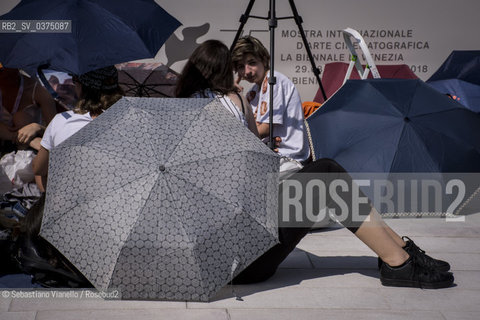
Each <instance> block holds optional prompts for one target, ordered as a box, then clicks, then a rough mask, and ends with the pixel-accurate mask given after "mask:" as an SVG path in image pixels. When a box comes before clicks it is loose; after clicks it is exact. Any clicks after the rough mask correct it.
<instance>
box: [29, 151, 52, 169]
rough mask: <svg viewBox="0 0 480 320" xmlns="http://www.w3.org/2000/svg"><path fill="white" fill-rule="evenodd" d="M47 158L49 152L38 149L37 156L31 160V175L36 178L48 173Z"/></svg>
mask: <svg viewBox="0 0 480 320" xmlns="http://www.w3.org/2000/svg"><path fill="white" fill-rule="evenodd" d="M48 156H49V152H48V150H47V149H45V148H44V147H40V150H38V153H37V155H36V156H35V158H33V161H32V168H33V173H34V174H35V175H37V176H46V175H47V172H48Z"/></svg>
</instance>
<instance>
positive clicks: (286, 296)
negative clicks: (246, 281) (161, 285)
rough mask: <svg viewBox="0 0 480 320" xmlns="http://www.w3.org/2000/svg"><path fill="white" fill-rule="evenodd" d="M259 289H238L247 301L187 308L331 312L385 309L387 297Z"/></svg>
mask: <svg viewBox="0 0 480 320" xmlns="http://www.w3.org/2000/svg"><path fill="white" fill-rule="evenodd" d="M256 289H257V288H255V286H242V287H237V288H236V292H237V294H238V295H239V296H240V297H241V298H242V300H243V301H238V300H236V299H235V298H234V297H231V298H225V299H222V300H217V301H213V302H210V303H208V304H202V303H196V302H188V303H187V308H227V309H238V308H240V309H259V308H260V309H263V308H286V309H296V308H327V309H345V308H347V309H348V308H350V309H353V308H360V309H378V308H380V309H382V308H383V309H385V308H386V306H387V305H388V304H387V302H386V301H385V299H384V297H383V296H382V295H381V294H380V293H379V291H378V290H377V289H374V288H304V287H281V288H277V289H275V290H265V291H260V292H259V291H258V290H256Z"/></svg>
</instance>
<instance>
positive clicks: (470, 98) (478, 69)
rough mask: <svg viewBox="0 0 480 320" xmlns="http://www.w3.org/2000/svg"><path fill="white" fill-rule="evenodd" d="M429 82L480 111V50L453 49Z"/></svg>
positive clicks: (468, 106)
mask: <svg viewBox="0 0 480 320" xmlns="http://www.w3.org/2000/svg"><path fill="white" fill-rule="evenodd" d="M427 83H428V84H429V85H431V86H432V87H433V88H435V89H436V90H438V91H439V92H441V93H445V94H450V95H451V96H452V97H454V98H455V99H456V100H457V101H458V102H460V103H461V104H463V105H464V106H466V107H467V108H469V109H470V110H473V111H475V112H480V51H453V52H452V53H451V54H450V55H449V56H448V58H447V59H446V60H445V62H444V63H443V64H442V65H441V66H440V68H438V70H437V71H436V72H435V73H434V74H433V75H432V76H431V77H430V79H428V80H427Z"/></svg>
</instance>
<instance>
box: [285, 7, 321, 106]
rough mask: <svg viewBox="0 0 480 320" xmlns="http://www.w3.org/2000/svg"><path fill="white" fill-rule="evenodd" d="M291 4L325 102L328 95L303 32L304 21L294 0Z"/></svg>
mask: <svg viewBox="0 0 480 320" xmlns="http://www.w3.org/2000/svg"><path fill="white" fill-rule="evenodd" d="M288 2H289V3H290V8H291V9H292V13H293V19H294V20H295V23H296V24H297V27H298V30H299V31H300V35H301V36H302V41H303V46H304V47H305V50H307V55H308V59H309V60H310V63H311V65H312V71H313V74H314V75H315V78H317V82H318V85H319V87H320V91H322V95H323V101H326V100H327V95H326V94H325V90H324V89H323V85H322V81H321V80H320V69H319V68H317V66H316V65H315V60H314V58H313V55H312V51H311V50H310V46H309V45H308V41H307V37H306V36H305V31H304V30H303V26H302V23H303V19H302V17H300V15H299V14H298V11H297V7H296V6H295V2H294V1H293V0H288Z"/></svg>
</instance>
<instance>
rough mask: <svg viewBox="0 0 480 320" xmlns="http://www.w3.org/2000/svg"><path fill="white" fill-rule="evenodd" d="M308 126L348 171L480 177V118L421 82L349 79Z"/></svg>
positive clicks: (319, 150)
mask: <svg viewBox="0 0 480 320" xmlns="http://www.w3.org/2000/svg"><path fill="white" fill-rule="evenodd" d="M306 121H307V129H308V131H309V136H310V140H311V144H312V148H313V156H314V158H315V159H319V158H331V159H334V160H336V161H337V162H338V163H339V164H341V165H342V166H343V167H344V168H345V169H346V170H347V171H349V172H480V115H478V114H476V113H474V112H472V111H470V110H468V109H466V108H464V107H463V106H462V105H460V104H459V103H457V102H455V101H454V100H452V99H450V98H449V97H447V96H446V95H444V94H441V93H439V92H438V91H436V90H434V89H433V88H431V87H430V86H429V85H427V84H425V83H424V82H423V81H421V80H419V79H416V80H403V79H373V80H349V81H347V83H346V84H345V85H344V86H343V87H342V88H341V89H340V90H339V91H338V92H337V93H336V94H335V95H334V96H332V97H331V98H330V99H329V100H328V101H327V102H325V104H324V105H323V106H322V107H321V108H320V109H318V110H317V111H316V112H315V113H314V114H313V115H311V116H310V117H309V118H308V119H307V120H306Z"/></svg>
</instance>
